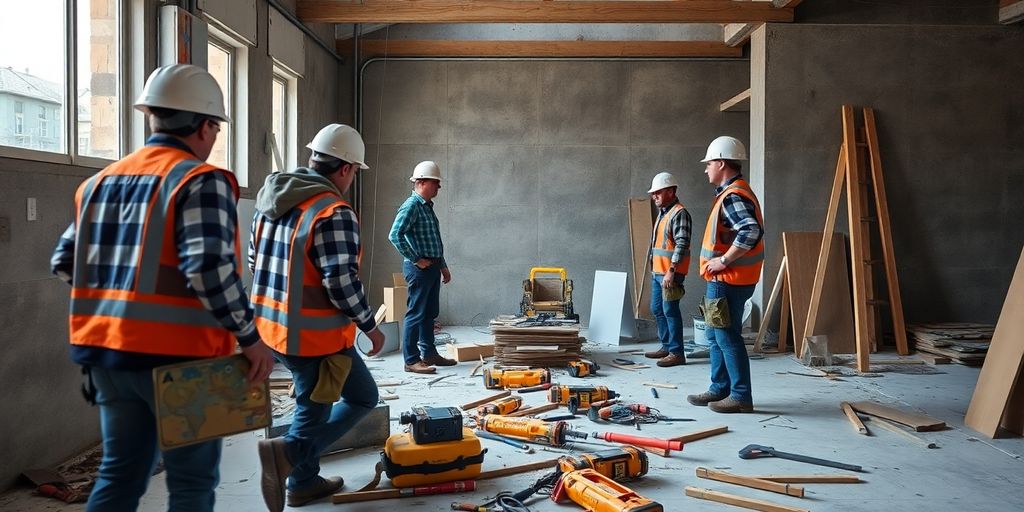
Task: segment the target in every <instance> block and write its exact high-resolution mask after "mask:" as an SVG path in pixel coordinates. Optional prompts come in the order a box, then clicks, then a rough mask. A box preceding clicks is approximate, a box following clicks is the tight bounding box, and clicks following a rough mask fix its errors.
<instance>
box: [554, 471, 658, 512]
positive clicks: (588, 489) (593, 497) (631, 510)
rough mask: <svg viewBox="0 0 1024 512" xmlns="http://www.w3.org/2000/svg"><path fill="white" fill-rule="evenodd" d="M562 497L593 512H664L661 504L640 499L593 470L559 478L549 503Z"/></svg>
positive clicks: (630, 490) (566, 474) (569, 473)
mask: <svg viewBox="0 0 1024 512" xmlns="http://www.w3.org/2000/svg"><path fill="white" fill-rule="evenodd" d="M565 498H569V499H570V500H572V501H573V502H575V503H576V504H577V505H580V506H581V507H583V508H584V509H586V510H590V511H593V512H663V511H664V508H662V506H661V504H660V503H658V502H656V501H652V500H650V499H647V498H644V497H643V496H640V495H639V494H637V493H636V492H635V491H633V490H632V489H630V488H628V487H626V486H624V485H622V484H620V483H618V482H616V481H615V480H612V479H611V478H608V477H606V476H604V475H602V474H601V473H599V472H597V471H595V470H593V469H578V470H575V471H570V472H568V473H565V474H564V475H562V478H560V479H559V480H558V483H557V484H556V485H555V490H554V491H553V492H552V493H551V500H552V501H554V502H555V503H558V502H560V501H564V500H565Z"/></svg>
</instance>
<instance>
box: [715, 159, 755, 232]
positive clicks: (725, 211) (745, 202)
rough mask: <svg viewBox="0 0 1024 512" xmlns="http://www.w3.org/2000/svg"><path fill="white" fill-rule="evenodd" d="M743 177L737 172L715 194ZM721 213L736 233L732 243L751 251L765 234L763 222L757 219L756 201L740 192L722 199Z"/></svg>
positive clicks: (717, 188) (716, 189)
mask: <svg viewBox="0 0 1024 512" xmlns="http://www.w3.org/2000/svg"><path fill="white" fill-rule="evenodd" d="M742 177H743V175H742V174H737V175H736V176H734V177H733V178H732V179H730V180H729V181H728V182H727V183H726V184H725V185H722V186H721V187H716V188H715V194H716V195H718V194H721V193H722V191H723V190H725V189H726V188H728V187H729V185H732V182H734V181H736V180H738V179H740V178H742ZM719 215H721V216H722V218H723V219H725V225H726V226H729V229H731V230H732V231H734V232H735V233H736V238H734V239H733V241H732V245H735V246H736V247H739V248H742V249H746V250H748V251H749V250H750V249H753V248H754V246H755V245H757V242H759V241H760V240H761V236H762V235H763V231H762V229H761V223H760V222H758V221H757V213H756V210H755V209H754V203H753V202H752V201H751V200H750V199H747V198H746V197H743V196H741V195H739V194H729V195H728V196H726V197H725V200H724V201H722V209H721V212H720V213H719Z"/></svg>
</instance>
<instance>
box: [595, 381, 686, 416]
mask: <svg viewBox="0 0 1024 512" xmlns="http://www.w3.org/2000/svg"><path fill="white" fill-rule="evenodd" d="M651 389H654V388H651ZM587 417H588V418H590V421H596V422H599V423H600V421H599V420H604V421H610V422H612V423H619V424H621V425H632V424H634V423H644V424H646V423H657V422H659V421H694V419H693V418H670V417H668V416H665V415H664V414H662V413H661V411H659V410H657V409H655V408H653V407H648V406H646V405H644V404H614V405H608V406H604V407H599V406H597V405H596V404H590V410H588V411H587Z"/></svg>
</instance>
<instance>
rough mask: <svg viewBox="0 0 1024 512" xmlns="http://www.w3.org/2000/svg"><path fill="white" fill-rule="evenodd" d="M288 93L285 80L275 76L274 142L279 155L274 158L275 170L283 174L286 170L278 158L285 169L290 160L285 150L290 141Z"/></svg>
mask: <svg viewBox="0 0 1024 512" xmlns="http://www.w3.org/2000/svg"><path fill="white" fill-rule="evenodd" d="M287 91H288V84H287V83H286V82H285V81H284V79H283V78H281V77H279V76H275V77H274V87H273V101H274V110H273V130H274V142H275V143H277V155H276V156H274V169H275V170H277V171H279V172H283V171H285V170H286V169H282V168H281V165H279V162H278V158H280V160H281V161H280V164H282V165H284V166H285V167H287V166H288V160H287V158H288V156H287V153H288V152H287V151H286V150H285V141H286V140H288V139H287V134H288V132H287V130H288V125H287V119H288V117H287V115H288V110H287V109H288V107H287V105H286V104H285V101H286V100H287Z"/></svg>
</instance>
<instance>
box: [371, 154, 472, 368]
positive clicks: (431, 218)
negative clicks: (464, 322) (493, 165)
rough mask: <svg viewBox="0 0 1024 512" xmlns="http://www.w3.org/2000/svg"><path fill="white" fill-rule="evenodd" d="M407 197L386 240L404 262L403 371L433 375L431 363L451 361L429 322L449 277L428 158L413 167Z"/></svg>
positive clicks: (437, 174) (434, 172) (435, 171)
mask: <svg viewBox="0 0 1024 512" xmlns="http://www.w3.org/2000/svg"><path fill="white" fill-rule="evenodd" d="M409 181H411V182H413V191H412V195H410V196H409V198H408V199H406V200H405V202H404V203H402V206H401V207H399V208H398V214H397V215H396V216H395V222H394V223H393V224H392V225H391V232H390V233H389V234H388V240H390V241H391V244H392V245H394V246H395V249H398V252H399V254H401V255H402V258H404V261H403V262H402V273H403V274H404V275H405V281H406V283H408V285H409V300H408V303H407V309H406V312H405V326H404V329H405V333H404V337H405V339H404V340H403V343H402V353H403V355H404V356H405V371H407V372H413V373H434V372H435V371H436V370H435V368H434V366H454V365H455V364H456V362H455V361H454V360H452V359H446V358H444V357H442V356H441V355H440V354H438V353H437V347H436V346H435V345H434V320H436V319H437V315H438V314H439V313H440V300H441V283H444V284H448V282H449V281H451V279H452V274H451V272H449V271H448V263H447V262H445V259H444V244H443V243H442V242H441V228H440V224H439V223H438V221H437V215H435V214H434V201H433V199H434V198H435V197H437V191H438V190H440V189H441V168H440V167H438V166H437V164H436V163H434V162H431V161H425V162H420V163H419V164H417V165H416V167H415V168H414V169H413V171H412V176H411V177H410V178H409Z"/></svg>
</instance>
